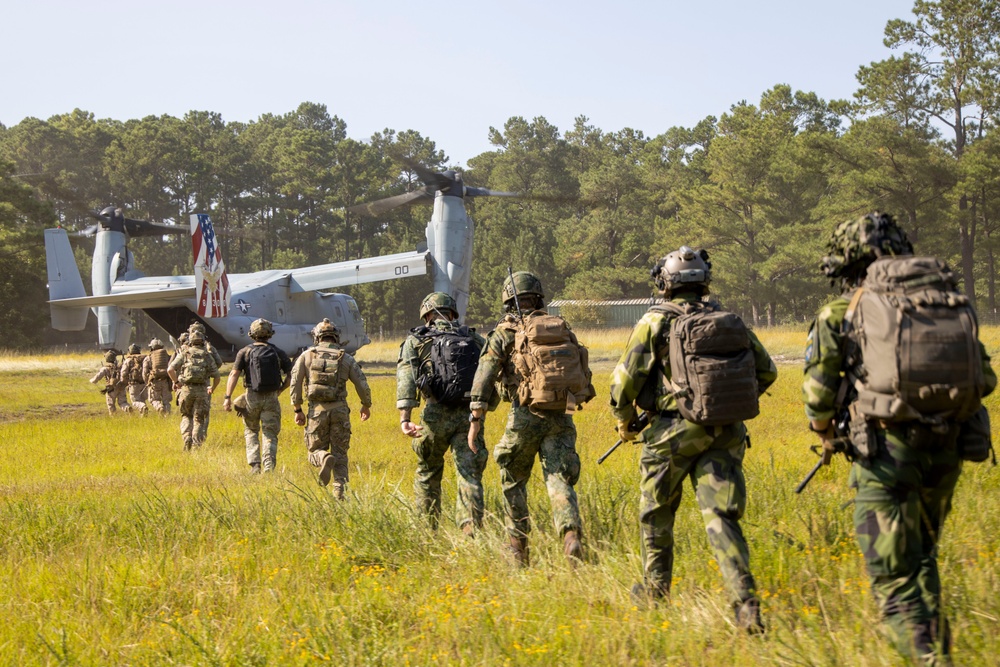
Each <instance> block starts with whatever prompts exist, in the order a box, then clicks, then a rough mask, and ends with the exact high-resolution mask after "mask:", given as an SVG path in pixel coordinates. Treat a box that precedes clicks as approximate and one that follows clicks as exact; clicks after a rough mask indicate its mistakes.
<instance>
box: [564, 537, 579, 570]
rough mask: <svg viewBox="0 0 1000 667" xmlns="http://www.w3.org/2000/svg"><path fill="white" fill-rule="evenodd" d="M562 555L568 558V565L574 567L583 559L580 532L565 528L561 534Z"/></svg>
mask: <svg viewBox="0 0 1000 667" xmlns="http://www.w3.org/2000/svg"><path fill="white" fill-rule="evenodd" d="M563 555H565V556H566V558H567V559H569V562H570V565H572V566H573V567H576V566H577V565H578V564H579V563H580V562H581V561H583V544H581V542H580V534H579V533H578V532H577V531H575V530H567V531H566V533H565V534H564V535H563Z"/></svg>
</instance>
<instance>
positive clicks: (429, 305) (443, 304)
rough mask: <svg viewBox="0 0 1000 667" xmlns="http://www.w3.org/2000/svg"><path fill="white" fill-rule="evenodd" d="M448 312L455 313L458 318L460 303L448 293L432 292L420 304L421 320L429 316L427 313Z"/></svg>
mask: <svg viewBox="0 0 1000 667" xmlns="http://www.w3.org/2000/svg"><path fill="white" fill-rule="evenodd" d="M446 310H450V311H451V312H453V313H455V317H458V302H456V301H455V299H453V298H452V296H451V295H450V294H448V293H447V292H431V293H430V294H428V295H427V296H425V297H424V300H423V301H422V302H421V303H420V317H421V318H423V317H424V316H425V315H427V313H433V312H443V311H446Z"/></svg>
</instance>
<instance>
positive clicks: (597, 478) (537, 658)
mask: <svg viewBox="0 0 1000 667" xmlns="http://www.w3.org/2000/svg"><path fill="white" fill-rule="evenodd" d="M772 334H773V335H772ZM579 335H580V338H581V340H583V341H584V342H585V343H586V344H587V345H588V346H590V347H591V350H592V354H594V355H595V356H597V357H599V358H604V359H608V360H613V359H614V358H616V357H617V354H618V353H619V352H620V346H621V345H622V344H623V342H624V337H625V335H627V332H615V333H614V334H600V335H598V332H594V333H592V332H589V331H581V332H579ZM760 335H761V338H762V339H763V340H764V343H765V345H766V346H768V347H769V349H771V350H772V352H773V353H774V354H775V355H776V356H777V355H779V354H784V353H782V352H778V351H777V350H782V349H787V350H788V352H787V354H788V356H789V357H795V356H799V355H800V354H801V353H800V352H798V350H799V349H800V348H801V346H802V342H803V341H802V339H803V338H804V332H802V331H793V330H789V331H787V332H786V331H784V330H781V331H777V332H770V331H762V332H760ZM983 339H984V341H985V342H986V344H987V346H988V347H990V348H991V350H992V351H994V352H995V351H996V350H997V345H998V342H1000V336H998V335H997V331H996V330H994V329H987V330H985V331H984V334H983ZM370 347H373V346H370ZM391 348H392V349H391V351H390V352H389V354H388V359H379V358H377V355H376V353H378V354H383V353H384V351H382V352H379V351H378V350H374V349H373V350H369V349H368V348H364V349H363V350H362V351H361V353H360V354H359V357H361V358H362V359H365V356H366V354H371V355H372V356H370V357H369V358H368V359H367V360H366V361H368V363H369V366H368V367H369V370H370V373H369V374H370V377H371V383H372V388H373V392H374V400H375V403H374V409H373V413H372V418H371V420H369V421H368V422H366V423H361V422H360V421H358V420H357V419H355V421H354V439H353V443H352V447H351V466H352V471H351V484H350V486H349V499H348V500H347V501H346V502H342V503H338V502H336V501H335V500H333V499H332V498H331V496H330V494H329V492H328V491H327V490H325V489H322V488H321V487H319V486H318V485H317V484H316V481H315V480H316V476H315V472H314V470H313V469H312V468H311V467H309V465H308V464H307V462H306V457H305V446H304V444H303V441H302V430H301V429H300V428H299V427H296V426H295V425H294V423H293V421H292V419H291V414H290V411H289V412H286V414H285V415H284V422H283V430H282V433H281V436H280V441H279V453H278V470H277V471H276V472H275V473H274V474H271V475H266V476H260V477H252V476H250V475H249V474H248V473H247V470H248V468H247V465H246V461H245V457H244V451H243V437H242V426H241V424H240V422H238V420H237V419H236V418H235V417H234V416H233V415H231V414H226V413H224V412H223V411H222V410H221V409H220V402H221V396H217V397H216V400H215V404H216V405H215V409H214V410H213V414H212V424H211V428H210V431H209V437H208V441H207V442H206V444H205V446H204V447H203V448H202V449H200V450H198V451H195V452H192V453H185V452H183V451H182V447H181V439H180V434H179V430H178V422H179V418H178V416H177V414H176V412H175V413H174V415H172V416H171V417H167V418H160V417H158V416H149V417H146V418H140V417H138V416H132V415H121V414H119V415H115V416H108V415H107V414H106V411H105V407H104V399H103V397H102V396H101V395H100V394H99V393H97V389H96V388H95V387H94V386H93V385H90V384H88V383H87V378H88V377H89V375H88V373H93V372H95V371H96V369H97V367H98V366H99V363H100V360H99V358H97V356H96V355H95V356H94V357H93V358H88V357H84V356H66V357H63V356H50V357H33V358H23V357H18V356H17V355H0V442H2V443H3V446H2V447H0V511H2V515H0V516H2V518H0V618H2V619H4V622H3V623H2V624H0V664H12V665H13V664H66V665H161V664H185V665H188V664H193V665H247V664H250V665H265V664H290V665H306V664H324V663H330V664H341V665H429V664H460V665H497V664H501V665H502V664H512V665H553V664H559V665H563V664H565V665H583V664H588V665H604V664H613V665H619V664H622V665H630V664H635V665H639V664H677V665H731V664H757V663H761V664H780V665H844V664H850V665H897V664H902V661H901V660H900V659H899V658H898V657H897V656H895V655H894V653H893V652H892V650H891V649H890V648H889V646H888V645H887V644H886V643H885V642H884V641H883V640H882V638H881V637H880V633H879V625H878V615H877V612H876V609H875V603H874V601H873V600H872V597H871V594H870V591H869V587H868V583H867V577H866V575H865V572H864V564H863V560H862V559H861V556H860V554H859V553H858V550H857V548H856V546H855V544H854V540H853V526H852V524H851V511H850V509H841V506H842V505H843V504H844V503H845V502H847V501H849V500H850V499H851V497H852V494H851V492H850V491H849V490H848V489H847V487H846V476H847V470H848V468H847V464H846V463H845V462H843V461H837V462H836V463H835V464H834V465H833V466H831V468H830V469H825V470H823V471H822V472H821V473H820V474H819V475H817V477H816V478H815V479H814V480H813V483H812V484H811V485H810V487H809V489H808V490H807V491H806V492H805V493H804V494H803V495H801V496H796V495H795V494H794V493H793V492H792V490H793V488H794V486H795V484H796V483H797V482H798V481H799V480H800V479H801V477H802V476H803V475H804V474H805V473H806V472H807V471H808V469H809V468H810V467H811V466H812V464H813V463H814V461H815V458H814V457H813V456H812V455H811V454H810V453H809V451H808V449H807V446H808V445H809V444H812V443H813V442H814V437H812V436H811V434H809V433H808V431H806V430H805V420H804V417H803V416H802V409H801V406H800V399H799V383H800V377H801V370H800V367H799V365H798V364H783V365H781V366H780V368H779V370H780V377H779V380H778V382H777V383H776V384H775V386H774V387H773V388H772V389H771V391H770V394H769V395H767V396H765V397H764V399H763V405H762V415H761V416H760V417H759V418H758V419H756V420H754V421H753V422H752V423H751V425H750V431H751V434H752V440H753V447H752V448H751V449H750V451H749V452H748V454H747V458H746V475H747V480H748V489H749V494H750V499H749V507H748V511H747V517H746V520H745V522H744V531H745V533H746V535H747V538H748V541H749V543H750V547H751V555H752V566H753V569H754V573H755V575H756V577H757V580H758V583H759V586H760V588H761V596H762V598H763V599H764V610H765V614H766V620H767V623H768V626H769V628H770V630H769V632H768V634H767V635H766V636H765V637H762V638H760V637H748V636H745V635H743V634H742V633H740V632H738V631H737V630H736V629H735V628H734V627H733V626H732V623H731V610H730V609H729V608H728V607H727V605H726V603H725V598H724V595H723V593H722V590H721V579H720V577H719V575H718V571H717V568H716V567H715V565H714V562H713V561H712V559H711V556H710V553H709V550H708V546H707V540H706V538H705V535H704V529H703V527H702V519H701V516H700V514H699V513H698V511H697V509H696V507H695V505H694V501H693V498H692V497H691V494H690V493H688V494H687V496H686V497H685V499H684V502H683V503H682V507H681V515H680V517H679V518H678V524H677V550H676V571H675V580H674V595H673V597H672V599H671V601H670V602H669V603H667V604H664V605H662V606H660V607H658V608H654V609H644V608H637V607H636V606H635V605H634V604H633V603H632V601H631V600H630V599H629V595H628V589H629V587H630V586H631V584H632V583H633V582H634V581H636V580H637V579H638V578H639V577H640V576H641V566H640V563H639V557H638V531H637V528H636V513H637V499H638V493H637V489H636V484H637V468H638V450H637V448H636V447H633V446H623V447H622V448H620V449H619V450H618V452H616V453H615V455H614V456H613V457H611V458H610V459H609V460H608V461H606V462H605V463H604V464H603V465H601V466H597V465H596V459H597V457H598V456H599V455H600V454H601V453H602V452H603V451H604V450H605V449H606V448H607V447H609V446H610V445H611V444H613V442H614V438H615V435H614V432H613V424H614V421H613V419H612V417H611V415H610V413H609V411H608V409H607V407H606V400H607V383H608V379H607V376H608V372H607V368H610V366H609V365H608V364H610V362H607V363H604V362H602V364H603V365H604V366H605V368H604V369H603V370H601V371H599V372H598V373H597V374H596V377H595V384H596V385H597V388H598V396H599V397H598V399H597V400H595V401H594V402H592V403H591V404H589V405H588V406H587V407H586V408H585V410H584V411H583V412H581V413H580V414H579V416H578V417H577V418H576V423H577V427H578V431H579V441H578V449H579V452H580V455H581V458H582V459H583V472H582V475H581V478H580V483H579V484H578V485H577V491H578V493H579V497H580V504H581V510H582V513H583V519H584V530H585V539H586V545H587V548H588V554H589V556H588V562H587V563H586V564H584V565H582V566H581V567H579V568H577V569H575V570H574V569H572V568H570V567H569V566H568V565H567V564H566V563H565V562H564V559H563V558H562V555H561V543H560V542H559V540H558V539H557V536H556V535H554V530H553V527H552V525H551V515H550V512H549V507H548V499H547V495H546V492H545V488H544V485H543V484H542V483H541V479H540V471H538V470H536V471H535V473H534V477H533V478H532V480H531V483H530V485H529V494H530V502H531V511H532V517H533V519H534V532H533V533H532V535H531V538H530V539H531V546H532V560H533V562H532V565H531V567H530V568H528V569H527V570H518V569H516V568H514V567H513V566H512V565H511V564H510V563H509V561H508V560H507V557H506V556H505V553H504V548H503V547H504V538H503V531H502V520H501V495H500V492H499V481H498V476H497V469H496V466H495V464H494V463H493V462H491V463H490V464H489V466H488V467H487V470H486V475H485V485H486V503H487V511H488V515H487V521H486V527H485V529H484V531H482V533H481V534H480V535H479V536H477V538H476V539H475V540H469V539H466V538H465V537H464V536H463V535H462V534H461V532H460V531H458V530H457V529H456V528H455V527H454V526H453V525H452V524H451V522H450V519H451V514H452V509H451V508H452V506H453V502H454V498H455V482H454V472H453V471H452V470H451V469H450V468H448V469H447V470H446V475H445V485H444V486H445V516H446V520H445V521H443V522H442V528H441V529H439V530H438V531H436V532H435V531H432V530H431V529H430V528H429V527H428V526H427V525H426V523H425V522H424V520H423V519H422V518H421V517H420V516H418V515H417V514H415V513H414V511H413V508H412V480H413V469H414V462H415V457H414V455H413V453H412V451H411V449H410V445H409V442H408V440H407V439H406V438H405V437H404V436H402V435H401V434H400V433H399V432H398V417H397V414H396V411H395V409H394V406H395V385H394V378H393V377H392V372H391V364H389V362H391V361H394V360H395V356H394V355H395V349H396V346H395V345H393V346H391ZM380 361H381V362H383V363H378V362H380ZM352 401H354V407H355V408H356V407H357V404H356V400H355V399H353V398H352ZM988 405H989V406H990V408H991V410H992V411H994V414H996V411H995V409H996V408H997V399H993V398H992V397H991V399H989V400H988ZM505 414H506V409H505V408H501V410H500V411H498V413H496V414H492V415H490V417H489V419H488V421H487V424H486V438H487V442H488V443H490V444H491V445H492V444H493V443H495V442H496V441H497V439H498V438H499V436H500V434H501V433H502V429H503V422H504V416H505ZM355 416H356V415H355ZM448 465H449V466H450V465H451V464H450V461H449V464H448ZM998 486H1000V470H997V469H995V468H992V467H991V466H989V465H968V467H967V469H966V471H965V472H964V473H963V476H962V480H961V482H960V484H959V489H958V493H957V497H956V501H955V510H954V512H953V514H952V516H951V518H950V519H949V521H948V524H947V527H946V531H945V535H944V539H943V541H942V544H941V556H940V562H941V569H942V577H943V580H944V583H945V594H944V602H945V606H946V607H947V609H948V611H949V614H950V616H951V617H952V619H953V624H954V635H955V654H956V658H957V660H958V662H959V663H960V664H989V663H993V662H995V661H996V658H995V657H994V656H995V655H997V653H998V651H1000V639H998V630H1000V601H998V600H997V595H996V591H997V590H1000V518H998V514H1000V513H998V511H997V510H998V498H1000V496H998Z"/></svg>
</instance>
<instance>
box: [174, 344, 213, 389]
mask: <svg viewBox="0 0 1000 667" xmlns="http://www.w3.org/2000/svg"><path fill="white" fill-rule="evenodd" d="M184 356H185V359H184V367H183V369H182V370H181V374H180V381H181V383H182V384H185V385H192V384H208V376H209V372H208V364H209V355H208V351H207V350H205V348H202V347H195V346H193V345H192V346H189V347H187V348H185V351H184Z"/></svg>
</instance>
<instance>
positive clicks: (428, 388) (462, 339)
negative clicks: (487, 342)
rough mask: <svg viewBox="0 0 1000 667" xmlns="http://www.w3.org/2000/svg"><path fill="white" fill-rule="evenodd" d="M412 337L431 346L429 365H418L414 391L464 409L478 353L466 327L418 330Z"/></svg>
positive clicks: (470, 390) (467, 402)
mask: <svg viewBox="0 0 1000 667" xmlns="http://www.w3.org/2000/svg"><path fill="white" fill-rule="evenodd" d="M413 334H414V335H415V336H417V337H418V338H420V339H422V340H424V341H427V342H428V343H429V345H430V350H429V351H428V362H427V363H424V364H422V365H421V368H420V375H419V376H418V377H417V379H416V384H417V388H418V389H420V391H422V392H423V393H424V394H425V395H427V396H432V397H434V400H436V401H437V402H438V403H441V404H442V405H447V406H451V407H457V406H460V405H466V406H467V405H468V404H469V400H470V399H471V397H472V381H473V380H474V379H475V377H476V369H477V368H478V367H479V353H480V351H481V350H480V347H479V345H478V344H477V343H476V339H475V338H473V337H472V334H471V333H470V331H469V328H468V327H466V326H461V327H459V328H458V329H455V330H451V331H442V330H440V329H434V328H432V327H418V328H417V329H414V330H413Z"/></svg>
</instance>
